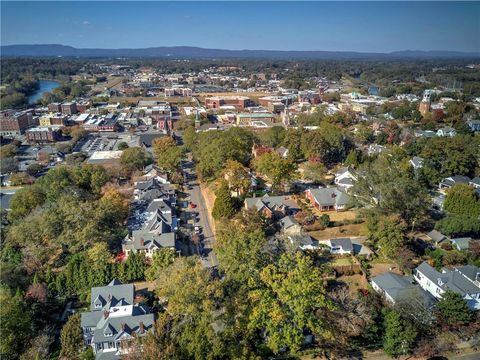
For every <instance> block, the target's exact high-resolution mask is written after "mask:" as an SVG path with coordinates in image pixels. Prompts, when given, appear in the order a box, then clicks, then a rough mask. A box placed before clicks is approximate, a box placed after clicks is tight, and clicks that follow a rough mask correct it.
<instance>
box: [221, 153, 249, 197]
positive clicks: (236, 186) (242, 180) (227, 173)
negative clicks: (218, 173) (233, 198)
mask: <svg viewBox="0 0 480 360" xmlns="http://www.w3.org/2000/svg"><path fill="white" fill-rule="evenodd" d="M224 177H225V179H226V181H227V182H228V185H229V187H230V188H231V189H232V190H234V191H236V192H237V193H238V194H243V193H245V192H246V191H248V189H249V187H250V174H249V173H248V169H247V168H246V167H245V166H243V165H242V164H241V163H239V162H238V161H235V160H227V161H226V163H225V170H224Z"/></svg>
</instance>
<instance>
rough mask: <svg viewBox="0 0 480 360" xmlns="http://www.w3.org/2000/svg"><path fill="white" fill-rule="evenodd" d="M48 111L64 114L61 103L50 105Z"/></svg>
mask: <svg viewBox="0 0 480 360" xmlns="http://www.w3.org/2000/svg"><path fill="white" fill-rule="evenodd" d="M48 111H51V112H54V113H57V112H62V105H61V104H60V103H50V104H48Z"/></svg>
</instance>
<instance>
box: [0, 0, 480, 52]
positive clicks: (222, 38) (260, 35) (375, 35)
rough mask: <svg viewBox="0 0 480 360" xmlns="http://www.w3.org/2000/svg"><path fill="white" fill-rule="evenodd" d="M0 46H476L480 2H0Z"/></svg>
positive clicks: (348, 48)
mask: <svg viewBox="0 0 480 360" xmlns="http://www.w3.org/2000/svg"><path fill="white" fill-rule="evenodd" d="M1 44H2V45H11V44H63V45H70V46H74V47H78V48H144V47H155V46H198V47H204V48H216V49H235V50H238V49H262V50H324V51H359V52H390V51H398V50H452V51H469V52H470V51H475V52H478V51H480V2H447V1H443V2H423V1H422V2H358V1H356V2H341V1H335V2H320V1H318V2H311V1H310V2H299V1H296V2H286V1H284V2H274V1H267V2H245V1H244V2H234V1H226V2H222V1H216V2H201V1H196V2H186V1H181V2H166V1H157V2H140V1H136V2H130V1H121V2H114V1H107V2H96V1H83V2H74V1H69V2H59V1H54V2H43V1H34V2H23V1H11V2H7V1H1Z"/></svg>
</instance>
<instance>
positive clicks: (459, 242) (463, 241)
mask: <svg viewBox="0 0 480 360" xmlns="http://www.w3.org/2000/svg"><path fill="white" fill-rule="evenodd" d="M470 240H472V238H470V237H464V238H456V239H450V241H451V242H452V244H453V245H455V246H456V247H457V248H458V250H467V249H468V247H469V243H470Z"/></svg>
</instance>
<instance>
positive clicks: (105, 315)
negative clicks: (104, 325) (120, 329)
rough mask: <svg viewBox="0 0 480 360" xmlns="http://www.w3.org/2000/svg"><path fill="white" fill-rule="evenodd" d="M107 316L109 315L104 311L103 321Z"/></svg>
mask: <svg viewBox="0 0 480 360" xmlns="http://www.w3.org/2000/svg"><path fill="white" fill-rule="evenodd" d="M108 314H109V312H108V310H105V311H104V312H103V318H104V319H106V318H108Z"/></svg>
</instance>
